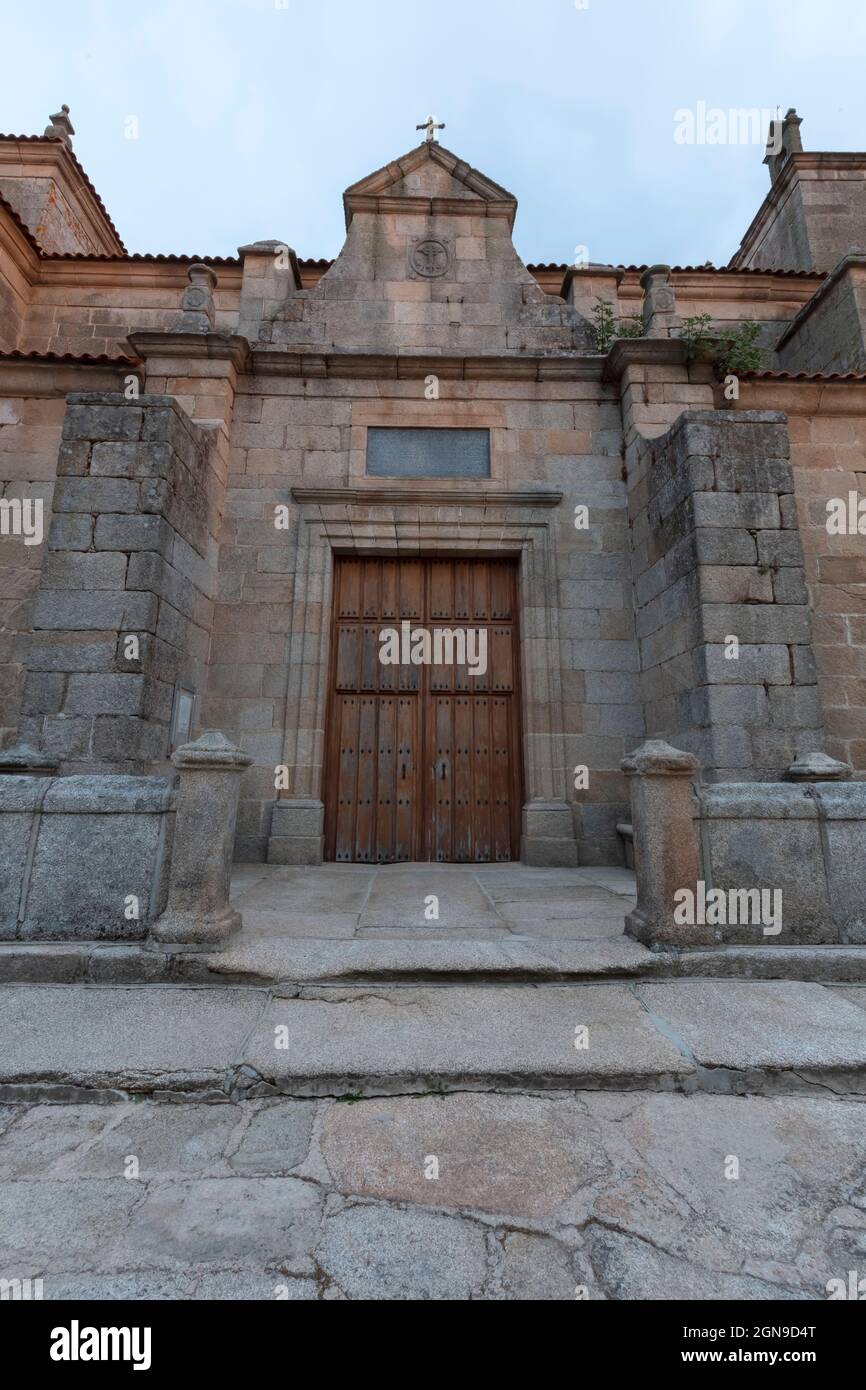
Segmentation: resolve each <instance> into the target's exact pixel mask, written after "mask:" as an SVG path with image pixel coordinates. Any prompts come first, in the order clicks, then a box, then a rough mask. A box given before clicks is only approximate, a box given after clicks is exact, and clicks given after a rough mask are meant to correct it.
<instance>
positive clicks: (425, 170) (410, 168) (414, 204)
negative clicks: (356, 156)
mask: <svg viewBox="0 0 866 1390" xmlns="http://www.w3.org/2000/svg"><path fill="white" fill-rule="evenodd" d="M343 207H344V208H345V212H346V227H347V228H348V227H349V225H350V223H351V221H352V218H353V216H354V214H355V213H356V212H372V213H382V212H409V211H411V212H419V213H422V214H425V215H430V216H435V215H437V214H450V215H452V216H454V215H458V216H459V215H461V214H462V215H466V216H475V217H478V216H482V217H503V218H505V219H506V220H507V222H508V226H509V229H511V228H512V227H513V226H514V218H515V215H516V213H517V199H516V198H515V197H514V196H513V194H511V193H509V192H508V191H507V189H505V188H502V187H501V186H500V185H499V184H498V183H494V182H493V180H492V179H489V178H487V176H486V175H485V174H481V173H479V171H478V170H477V169H473V168H472V167H471V165H469V164H467V163H466V161H465V160H463V159H459V158H458V156H457V155H456V154H452V153H451V151H450V150H446V149H444V148H443V146H442V145H439V144H436V143H435V142H430V143H428V142H427V141H425V142H424V144H422V145H418V146H416V147H415V149H413V150H410V151H409V153H408V154H405V155H402V156H401V157H400V158H399V159H394V160H392V161H391V163H390V164H386V165H385V166H384V168H382V169H377V170H376V172H375V173H373V174H368V175H367V177H366V178H363V179H361V180H360V181H359V182H358V183H353V184H352V186H351V188H347V189H346V192H345V193H344V194H343Z"/></svg>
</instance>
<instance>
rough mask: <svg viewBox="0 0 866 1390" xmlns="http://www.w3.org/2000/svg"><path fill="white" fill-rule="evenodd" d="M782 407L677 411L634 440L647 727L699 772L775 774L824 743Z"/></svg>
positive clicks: (738, 776)
mask: <svg viewBox="0 0 866 1390" xmlns="http://www.w3.org/2000/svg"><path fill="white" fill-rule="evenodd" d="M788 455H789V443H788V437H787V431H786V427H785V417H784V416H783V415H781V414H778V413H774V412H757V411H749V412H737V413H736V414H735V415H734V414H732V413H729V412H724V411H686V412H684V413H683V415H681V416H680V418H679V419H678V420H677V422H676V423H675V424H674V426H673V427H672V428H671V429H670V430H669V431H668V432H667V433H666V434H664V435H660V436H658V437H657V438H655V439H652V440H637V441H636V442H635V444H634V445H633V447H632V450H631V451H630V460H629V489H630V502H631V511H632V538H633V573H634V585H635V605H636V622H637V634H638V638H639V641H640V680H641V689H642V693H643V699H644V712H645V716H646V729H647V734H648V735H651V736H653V737H662V738H665V739H669V740H670V741H671V742H673V743H674V744H675V745H676V746H677V747H680V748H684V749H687V750H688V751H690V752H692V753H695V754H696V755H697V756H698V757H699V758H700V760H701V762H702V764H703V766H704V769H705V775H706V776H707V778H708V779H709V780H714V779H724V778H733V779H735V780H759V781H771V780H774V779H776V778H778V777H779V776H780V775H781V774H782V773H783V771H784V770H785V768H787V766H788V765H789V764H790V763H791V762H792V761H793V759H794V758H795V757H796V755H797V754H798V753H799V752H801V751H811V750H815V749H818V748H820V747H821V746H822V742H823V727H822V713H821V706H820V699H819V692H818V687H817V674H816V670H815V664H814V659H813V652H812V627H811V617H810V612H809V607H808V595H807V591H806V585H805V575H804V569H803V556H802V550H801V544H800V535H799V528H798V523H797V512H796V505H795V499H794V481H793V475H792V472H791V467H790V463H789V459H788Z"/></svg>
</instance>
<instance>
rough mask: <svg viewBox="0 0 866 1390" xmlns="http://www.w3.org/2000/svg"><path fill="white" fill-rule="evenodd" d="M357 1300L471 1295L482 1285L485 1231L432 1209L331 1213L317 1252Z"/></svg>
mask: <svg viewBox="0 0 866 1390" xmlns="http://www.w3.org/2000/svg"><path fill="white" fill-rule="evenodd" d="M316 1259H317V1260H318V1262H319V1264H320V1265H321V1267H322V1269H323V1270H324V1271H325V1272H326V1274H328V1275H329V1276H330V1278H331V1279H333V1280H334V1281H335V1283H336V1284H337V1285H338V1286H339V1288H340V1289H341V1290H343V1292H344V1293H345V1294H346V1295H347V1296H348V1297H349V1298H352V1299H387V1300H389V1301H395V1300H416V1299H424V1300H435V1301H442V1300H450V1299H460V1300H465V1299H468V1298H469V1296H470V1294H471V1292H472V1291H473V1290H474V1289H475V1290H477V1289H479V1288H480V1287H481V1286H482V1285H483V1280H484V1273H485V1265H486V1252H485V1242H484V1235H483V1232H482V1231H480V1230H478V1229H477V1228H474V1227H472V1226H467V1225H465V1224H462V1223H461V1222H459V1221H456V1220H455V1219H454V1218H453V1217H450V1216H439V1215H437V1214H434V1213H433V1212H424V1211H399V1210H395V1209H393V1208H391V1207H384V1206H353V1207H348V1208H346V1209H345V1210H343V1211H340V1212H338V1213H337V1214H336V1215H334V1216H329V1217H328V1219H327V1221H326V1223H325V1232H324V1236H323V1238H322V1240H321V1242H320V1244H319V1246H318V1248H317V1250H316Z"/></svg>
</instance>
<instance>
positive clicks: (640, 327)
mask: <svg viewBox="0 0 866 1390" xmlns="http://www.w3.org/2000/svg"><path fill="white" fill-rule="evenodd" d="M645 333H646V329H645V328H644V322H643V315H642V314H629V316H628V318H627V319H620V321H619V325H618V326H617V330H616V336H617V337H618V338H643V336H644V335H645Z"/></svg>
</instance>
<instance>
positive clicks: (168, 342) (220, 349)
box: [129, 328, 250, 372]
mask: <svg viewBox="0 0 866 1390" xmlns="http://www.w3.org/2000/svg"><path fill="white" fill-rule="evenodd" d="M129 341H130V343H131V344H132V346H133V347H134V348H135V351H136V352H137V353H138V354H139V356H141V357H143V358H145V359H147V358H148V357H182V358H202V357H205V358H208V359H209V360H211V361H225V362H230V363H231V364H232V366H233V367H234V368H235V370H236V371H239V372H243V371H246V370H247V368H248V366H249V359H250V345H249V343H248V341H247V339H246V338H242V337H240V336H239V335H238V334H229V333H180V332H178V333H174V332H171V331H166V332H156V331H154V330H153V329H150V328H139V329H136V330H135V331H134V332H132V333H130V334H129Z"/></svg>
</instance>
